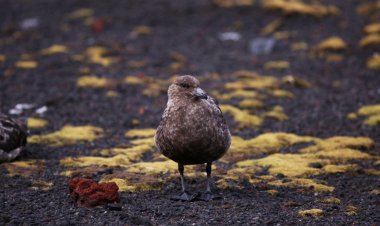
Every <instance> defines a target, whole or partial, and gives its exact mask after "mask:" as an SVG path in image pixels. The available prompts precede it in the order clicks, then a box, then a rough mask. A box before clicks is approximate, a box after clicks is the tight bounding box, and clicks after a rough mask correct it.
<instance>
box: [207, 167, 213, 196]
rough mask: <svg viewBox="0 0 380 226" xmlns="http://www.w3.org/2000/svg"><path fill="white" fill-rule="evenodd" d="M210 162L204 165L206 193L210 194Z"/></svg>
mask: <svg viewBox="0 0 380 226" xmlns="http://www.w3.org/2000/svg"><path fill="white" fill-rule="evenodd" d="M211 165H212V163H211V162H208V163H207V164H206V174H207V188H206V192H207V193H211Z"/></svg>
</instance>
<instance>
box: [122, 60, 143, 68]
mask: <svg viewBox="0 0 380 226" xmlns="http://www.w3.org/2000/svg"><path fill="white" fill-rule="evenodd" d="M146 64H147V63H146V61H145V60H130V61H128V64H127V65H128V67H130V68H143V67H145V66H146Z"/></svg>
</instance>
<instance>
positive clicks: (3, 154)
mask: <svg viewBox="0 0 380 226" xmlns="http://www.w3.org/2000/svg"><path fill="white" fill-rule="evenodd" d="M26 130H27V129H26V125H23V124H22V123H21V122H19V121H17V120H14V119H12V118H10V117H8V116H6V115H4V114H2V113H0V162H7V161H11V160H13V159H15V158H16V157H17V156H18V155H19V154H20V153H21V152H22V151H23V149H24V147H25V145H26V138H27V131H26Z"/></svg>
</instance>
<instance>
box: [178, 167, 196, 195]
mask: <svg viewBox="0 0 380 226" xmlns="http://www.w3.org/2000/svg"><path fill="white" fill-rule="evenodd" d="M184 170H185V167H184V166H183V164H181V163H178V171H179V174H180V176H181V185H182V193H181V194H180V195H175V196H173V197H172V199H174V200H182V201H192V200H194V199H195V198H196V197H197V196H198V194H191V193H190V192H188V191H187V190H186V182H185V176H184V174H183V171H184Z"/></svg>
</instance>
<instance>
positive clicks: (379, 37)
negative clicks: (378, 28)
mask: <svg viewBox="0 0 380 226" xmlns="http://www.w3.org/2000/svg"><path fill="white" fill-rule="evenodd" d="M379 44H380V34H369V35H367V36H365V37H363V38H362V39H360V41H359V46H360V47H366V46H371V45H379Z"/></svg>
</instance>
